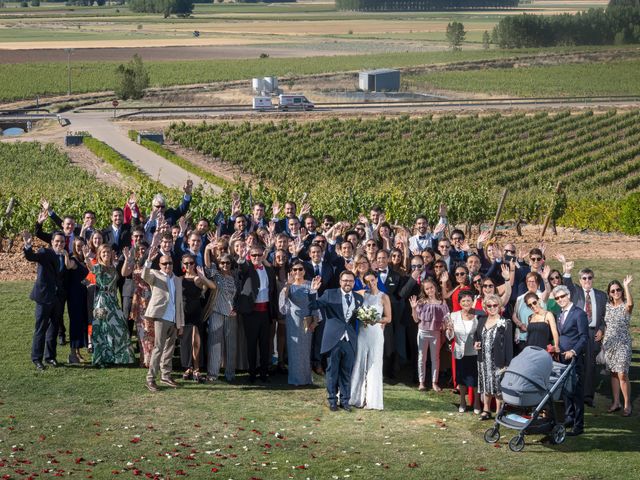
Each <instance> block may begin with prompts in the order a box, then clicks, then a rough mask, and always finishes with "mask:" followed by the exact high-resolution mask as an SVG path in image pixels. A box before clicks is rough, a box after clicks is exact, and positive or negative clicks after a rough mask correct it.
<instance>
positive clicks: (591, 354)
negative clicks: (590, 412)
mask: <svg viewBox="0 0 640 480" xmlns="http://www.w3.org/2000/svg"><path fill="white" fill-rule="evenodd" d="M595 335H596V329H595V328H591V327H589V340H587V348H586V351H585V357H584V398H585V400H586V401H587V402H589V403H591V402H593V399H594V394H595V391H596V385H597V384H598V370H597V369H596V355H598V353H599V352H600V348H601V347H600V343H598V342H596V340H595Z"/></svg>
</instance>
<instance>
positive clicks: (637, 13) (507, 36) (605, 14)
mask: <svg viewBox="0 0 640 480" xmlns="http://www.w3.org/2000/svg"><path fill="white" fill-rule="evenodd" d="M492 42H493V43H494V44H496V45H498V46H499V47H501V48H536V47H552V46H559V45H612V44H616V45H621V44H630V43H640V1H639V0H616V1H612V3H610V4H609V6H608V7H607V9H606V10H604V9H590V10H588V11H585V12H578V13H576V14H575V15H571V14H563V15H552V16H542V15H528V14H523V15H518V16H515V15H513V16H507V17H504V18H503V19H502V20H500V22H498V24H497V25H496V26H495V27H494V29H493V34H492Z"/></svg>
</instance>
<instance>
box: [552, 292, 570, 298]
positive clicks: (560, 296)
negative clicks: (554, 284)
mask: <svg viewBox="0 0 640 480" xmlns="http://www.w3.org/2000/svg"><path fill="white" fill-rule="evenodd" d="M566 296H567V294H566V293H563V294H562V295H557V296H555V297H553V298H555V299H556V300H562V299H563V298H564V297H566Z"/></svg>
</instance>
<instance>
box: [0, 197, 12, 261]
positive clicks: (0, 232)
mask: <svg viewBox="0 0 640 480" xmlns="http://www.w3.org/2000/svg"><path fill="white" fill-rule="evenodd" d="M15 206H16V199H15V198H13V197H11V198H10V199H9V205H7V210H6V211H5V212H4V216H3V217H2V218H0V252H1V251H2V245H3V243H4V235H5V230H6V228H5V226H6V224H7V223H8V222H9V219H10V218H11V214H12V213H13V208H14V207H15ZM12 246H13V239H12V238H9V246H8V248H7V251H10V250H11V247H12Z"/></svg>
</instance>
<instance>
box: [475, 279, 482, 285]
mask: <svg viewBox="0 0 640 480" xmlns="http://www.w3.org/2000/svg"><path fill="white" fill-rule="evenodd" d="M473 283H474V284H475V283H482V279H480V278H478V279H476V280H474V281H473Z"/></svg>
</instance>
